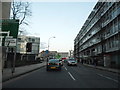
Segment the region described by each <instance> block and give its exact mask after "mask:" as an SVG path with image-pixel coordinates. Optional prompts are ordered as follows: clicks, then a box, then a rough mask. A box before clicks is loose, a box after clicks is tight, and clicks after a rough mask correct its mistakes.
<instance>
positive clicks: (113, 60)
mask: <svg viewBox="0 0 120 90" xmlns="http://www.w3.org/2000/svg"><path fill="white" fill-rule="evenodd" d="M74 56H75V57H76V58H78V59H83V60H85V61H86V62H87V63H94V61H95V60H97V62H98V64H100V65H103V66H106V67H120V2H97V4H96V5H95V7H94V8H93V10H92V12H91V13H90V15H89V16H88V18H87V20H86V21H85V23H84V25H83V26H82V28H81V30H80V31H79V33H78V34H77V36H76V38H75V39H74Z"/></svg>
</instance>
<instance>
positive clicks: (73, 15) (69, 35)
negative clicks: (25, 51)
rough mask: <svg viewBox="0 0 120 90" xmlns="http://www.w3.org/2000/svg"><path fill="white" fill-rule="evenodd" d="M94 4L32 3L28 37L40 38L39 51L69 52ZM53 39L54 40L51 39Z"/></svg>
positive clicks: (72, 48)
mask: <svg viewBox="0 0 120 90" xmlns="http://www.w3.org/2000/svg"><path fill="white" fill-rule="evenodd" d="M95 4H96V2H32V3H31V11H32V16H31V18H29V21H30V26H29V27H28V28H27V32H29V33H28V35H32V36H36V37H40V51H42V50H47V49H48V42H49V50H50V51H58V52H69V50H74V39H75V37H76V36H77V34H78V32H79V31H80V29H81V28H82V26H83V24H84V23H85V21H86V19H87V18H88V16H89V14H90V12H91V11H92V9H93V8H94V6H95ZM52 37H55V38H52Z"/></svg>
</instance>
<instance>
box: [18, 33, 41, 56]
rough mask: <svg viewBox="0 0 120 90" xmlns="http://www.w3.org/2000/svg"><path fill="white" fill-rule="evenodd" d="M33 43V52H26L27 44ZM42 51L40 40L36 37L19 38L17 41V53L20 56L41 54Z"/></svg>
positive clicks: (22, 36)
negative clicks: (40, 50)
mask: <svg viewBox="0 0 120 90" xmlns="http://www.w3.org/2000/svg"><path fill="white" fill-rule="evenodd" d="M27 43H32V50H31V52H26V44H27ZM39 49H40V38H39V37H34V36H24V35H21V36H18V41H17V53H20V54H26V53H27V54H39Z"/></svg>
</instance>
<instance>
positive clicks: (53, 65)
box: [46, 59, 61, 71]
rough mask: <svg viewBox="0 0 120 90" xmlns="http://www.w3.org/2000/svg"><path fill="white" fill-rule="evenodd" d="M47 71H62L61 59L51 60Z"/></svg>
mask: <svg viewBox="0 0 120 90" xmlns="http://www.w3.org/2000/svg"><path fill="white" fill-rule="evenodd" d="M46 70H47V71H49V70H61V63H60V61H59V59H50V60H48V62H47V66H46Z"/></svg>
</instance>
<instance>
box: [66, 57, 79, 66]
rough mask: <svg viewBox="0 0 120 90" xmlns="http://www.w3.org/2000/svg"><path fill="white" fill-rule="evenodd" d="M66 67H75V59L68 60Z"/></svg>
mask: <svg viewBox="0 0 120 90" xmlns="http://www.w3.org/2000/svg"><path fill="white" fill-rule="evenodd" d="M67 65H68V66H70V65H75V66H77V60H75V59H68V60H67Z"/></svg>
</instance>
